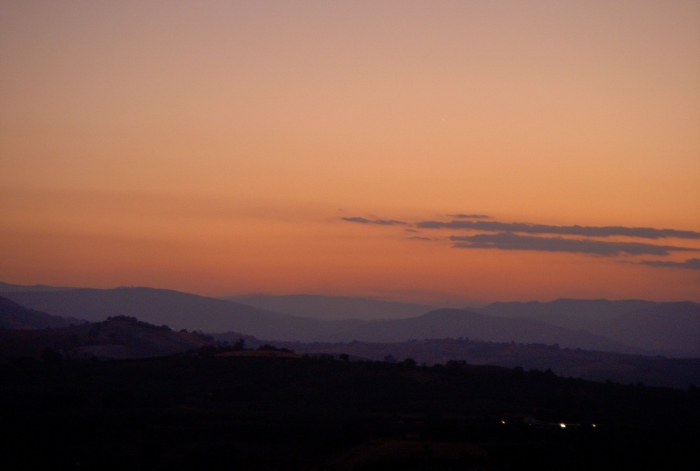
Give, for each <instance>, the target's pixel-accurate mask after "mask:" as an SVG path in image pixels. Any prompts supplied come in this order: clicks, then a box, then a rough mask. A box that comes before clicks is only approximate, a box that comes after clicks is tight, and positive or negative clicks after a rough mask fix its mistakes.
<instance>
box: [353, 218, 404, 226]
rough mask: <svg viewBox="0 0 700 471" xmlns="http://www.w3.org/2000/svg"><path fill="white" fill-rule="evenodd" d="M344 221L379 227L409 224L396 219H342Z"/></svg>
mask: <svg viewBox="0 0 700 471" xmlns="http://www.w3.org/2000/svg"><path fill="white" fill-rule="evenodd" d="M340 219H342V220H343V221H347V222H355V223H358V224H374V225H377V226H406V225H408V224H407V223H405V222H403V221H397V220H395V219H366V218H360V217H349V218H340Z"/></svg>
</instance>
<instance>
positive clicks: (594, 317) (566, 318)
mask: <svg viewBox="0 0 700 471" xmlns="http://www.w3.org/2000/svg"><path fill="white" fill-rule="evenodd" d="M655 304H656V303H654V302H651V301H642V300H638V299H629V300H623V301H608V300H607V299H557V300H555V301H551V302H546V303H542V302H539V301H530V302H509V303H505V302H497V303H492V304H489V305H488V306H485V307H483V308H481V309H479V310H478V312H480V313H482V314H488V315H490V316H498V317H517V318H520V317H529V318H531V319H537V320H539V321H542V322H546V323H547V324H552V325H558V326H560V327H566V328H568V329H578V330H588V331H589V332H592V333H597V334H600V335H605V333H603V332H601V329H602V323H604V322H607V321H609V320H610V319H614V318H616V317H619V316H621V315H622V314H625V313H628V312H632V311H636V310H638V309H644V308H648V307H651V306H654V305H655Z"/></svg>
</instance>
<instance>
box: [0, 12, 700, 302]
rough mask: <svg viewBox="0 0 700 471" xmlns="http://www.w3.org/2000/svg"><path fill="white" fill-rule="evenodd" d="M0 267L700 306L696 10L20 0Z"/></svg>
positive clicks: (73, 280) (208, 286)
mask: <svg viewBox="0 0 700 471" xmlns="http://www.w3.org/2000/svg"><path fill="white" fill-rule="evenodd" d="M0 280H1V281H4V282H7V283H16V284H49V285H59V286H85V287H98V288H109V287H116V286H152V287H159V288H170V289H177V290H182V291H187V292H193V293H199V294H203V295H211V296H222V295H232V294H242V293H269V294H290V293H315V294H338V295H357V296H370V297H378V298H383V299H397V300H405V301H420V302H428V303H433V304H442V305H455V306H457V305H460V304H468V303H471V304H479V303H486V302H490V301H497V300H503V301H509V300H541V301H546V300H551V299H556V298H560V297H570V298H572V297H574V298H608V299H626V298H643V299H650V300H659V301H662V300H693V301H698V302H700V2H697V1H680V0H679V1H672V2H667V1H651V2H650V1H643V0H640V1H605V2H601V1H591V2H574V1H571V2H567V1H551V2H549V1H508V2H501V1H492V2H491V1H490V2H481V1H475V2H457V1H438V2H414V1H383V2H371V1H352V2H351V1H334V2H326V1H300V2H288V1H278V2H268V1H259V0H256V1H250V2H235V1H232V2H215V1H206V0H200V1H196V2H195V1H192V2H186V1H180V0H169V1H119V2H92V1H43V2H37V1H30V0H21V1H8V0H0Z"/></svg>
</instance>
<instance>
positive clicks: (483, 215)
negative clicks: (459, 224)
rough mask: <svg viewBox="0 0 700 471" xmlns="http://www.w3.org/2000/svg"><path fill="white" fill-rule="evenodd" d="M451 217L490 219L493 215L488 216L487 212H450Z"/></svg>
mask: <svg viewBox="0 0 700 471" xmlns="http://www.w3.org/2000/svg"><path fill="white" fill-rule="evenodd" d="M448 216H449V217H451V218H458V219H489V218H490V217H491V216H488V215H486V214H462V213H459V214H448Z"/></svg>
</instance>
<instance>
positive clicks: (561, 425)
mask: <svg viewBox="0 0 700 471" xmlns="http://www.w3.org/2000/svg"><path fill="white" fill-rule="evenodd" d="M501 423H502V424H504V425H505V423H506V421H505V420H501ZM528 425H532V424H531V423H530V424H528ZM591 427H592V428H597V425H596V424H591ZM559 428H566V424H565V423H564V422H560V423H559Z"/></svg>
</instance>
